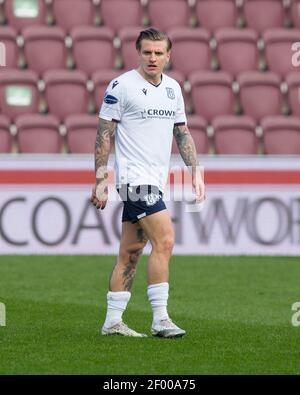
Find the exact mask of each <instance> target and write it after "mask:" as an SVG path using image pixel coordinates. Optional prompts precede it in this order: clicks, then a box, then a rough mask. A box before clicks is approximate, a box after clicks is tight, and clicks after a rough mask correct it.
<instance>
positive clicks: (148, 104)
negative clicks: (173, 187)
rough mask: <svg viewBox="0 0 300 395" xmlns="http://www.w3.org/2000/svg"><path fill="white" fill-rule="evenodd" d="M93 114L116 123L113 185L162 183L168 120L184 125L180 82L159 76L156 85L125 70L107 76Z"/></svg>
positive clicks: (168, 143)
mask: <svg viewBox="0 0 300 395" xmlns="http://www.w3.org/2000/svg"><path fill="white" fill-rule="evenodd" d="M99 117H101V118H102V119H105V120H108V121H111V120H114V121H116V122H118V127H117V130H116V137H115V156H116V159H115V171H116V184H117V186H118V185H121V184H129V185H155V186H157V187H158V188H159V189H160V190H161V191H163V190H164V187H165V184H166V182H167V177H168V172H169V163H170V156H171V148H172V139H173V129H174V125H177V124H186V115H185V109H184V101H183V97H182V92H181V88H180V85H179V84H178V82H177V81H175V80H174V79H173V78H170V77H168V76H167V75H165V74H163V75H162V81H161V83H160V84H159V85H157V86H156V85H153V84H151V83H150V82H148V81H147V80H145V79H144V78H143V77H142V75H141V74H140V73H139V72H138V71H137V70H131V71H128V72H126V73H124V74H122V75H121V76H120V77H118V78H116V79H115V80H113V81H111V82H110V84H109V86H108V88H107V91H106V93H105V97H104V101H103V104H102V106H101V109H100V114H99Z"/></svg>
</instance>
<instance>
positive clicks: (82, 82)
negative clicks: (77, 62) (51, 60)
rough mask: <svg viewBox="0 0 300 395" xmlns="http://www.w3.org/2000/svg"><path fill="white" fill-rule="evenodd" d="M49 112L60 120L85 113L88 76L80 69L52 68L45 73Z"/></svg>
mask: <svg viewBox="0 0 300 395" xmlns="http://www.w3.org/2000/svg"><path fill="white" fill-rule="evenodd" d="M44 81H45V84H46V88H45V97H46V101H47V103H48V109H49V112H50V113H52V114H54V115H55V116H57V117H58V118H59V119H60V120H62V119H64V118H65V117H67V116H68V115H72V114H84V113H86V112H87V108H88V92H87V89H86V81H87V77H86V75H85V73H83V72H82V71H79V70H74V71H70V70H50V71H48V72H46V73H45V74H44Z"/></svg>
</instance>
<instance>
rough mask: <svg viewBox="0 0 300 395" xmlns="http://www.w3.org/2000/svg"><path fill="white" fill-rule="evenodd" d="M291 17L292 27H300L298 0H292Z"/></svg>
mask: <svg viewBox="0 0 300 395" xmlns="http://www.w3.org/2000/svg"><path fill="white" fill-rule="evenodd" d="M291 17H292V21H293V25H294V27H295V28H297V29H300V0H292V4H291Z"/></svg>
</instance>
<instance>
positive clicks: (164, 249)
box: [157, 232, 174, 255]
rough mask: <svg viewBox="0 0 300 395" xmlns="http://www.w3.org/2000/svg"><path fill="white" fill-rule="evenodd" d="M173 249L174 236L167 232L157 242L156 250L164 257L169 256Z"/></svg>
mask: <svg viewBox="0 0 300 395" xmlns="http://www.w3.org/2000/svg"><path fill="white" fill-rule="evenodd" d="M173 247H174V234H173V232H169V233H166V234H164V236H163V237H161V238H160V239H159V240H158V245H157V248H158V249H159V252H161V253H163V254H164V255H171V254H172V250H173Z"/></svg>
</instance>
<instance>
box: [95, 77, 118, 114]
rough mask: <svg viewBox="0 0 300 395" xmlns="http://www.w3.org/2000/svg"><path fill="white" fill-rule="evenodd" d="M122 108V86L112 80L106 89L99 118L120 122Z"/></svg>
mask: <svg viewBox="0 0 300 395" xmlns="http://www.w3.org/2000/svg"><path fill="white" fill-rule="evenodd" d="M123 108H124V94H123V86H122V84H121V83H119V81H118V80H113V81H111V82H110V84H109V85H108V87H107V90H106V92H105V95H104V99H103V103H102V105H101V108H100V112H99V117H100V118H103V119H106V120H107V121H116V122H120V121H121V118H122V113H123Z"/></svg>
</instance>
